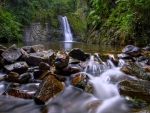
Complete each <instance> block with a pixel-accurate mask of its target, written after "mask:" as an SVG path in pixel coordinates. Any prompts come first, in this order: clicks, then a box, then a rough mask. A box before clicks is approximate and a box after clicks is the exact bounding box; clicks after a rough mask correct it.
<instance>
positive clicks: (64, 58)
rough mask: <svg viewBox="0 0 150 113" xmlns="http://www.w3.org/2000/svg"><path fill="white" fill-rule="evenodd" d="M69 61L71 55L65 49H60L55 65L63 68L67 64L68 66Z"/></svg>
mask: <svg viewBox="0 0 150 113" xmlns="http://www.w3.org/2000/svg"><path fill="white" fill-rule="evenodd" d="M68 63H69V56H68V55H67V53H65V52H63V51H58V52H57V54H56V57H55V61H54V66H55V67H56V68H57V69H62V68H64V67H66V66H68Z"/></svg>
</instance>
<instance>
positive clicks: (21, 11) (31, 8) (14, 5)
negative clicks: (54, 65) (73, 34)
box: [0, 0, 75, 40]
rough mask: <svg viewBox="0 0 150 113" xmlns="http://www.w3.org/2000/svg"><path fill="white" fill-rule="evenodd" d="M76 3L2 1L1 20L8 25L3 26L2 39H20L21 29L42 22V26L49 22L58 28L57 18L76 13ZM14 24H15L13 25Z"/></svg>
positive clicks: (35, 0)
mask: <svg viewBox="0 0 150 113" xmlns="http://www.w3.org/2000/svg"><path fill="white" fill-rule="evenodd" d="M74 2H75V1H74V0H32V1H31V0H2V1H0V5H1V9H0V10H1V15H3V16H1V17H0V18H1V19H2V20H3V21H5V23H7V28H6V27H5V26H4V24H3V26H1V29H3V34H1V35H3V36H1V38H5V37H7V39H9V40H10V39H11V38H12V37H13V38H16V39H18V38H20V32H19V31H20V29H22V28H23V27H24V26H28V25H29V24H30V23H31V22H40V23H41V24H42V25H45V23H46V22H47V23H49V25H50V26H51V27H53V28H57V23H58V22H57V16H58V15H63V14H65V13H66V12H74V11H75V3H74ZM4 12H7V13H6V14H4ZM10 20H12V21H10ZM3 21H1V22H3ZM3 23H4V22H3ZM13 23H15V24H14V25H12V24H13ZM12 26H13V27H12ZM10 29H11V30H10ZM12 29H14V31H13V30H12ZM15 29H16V30H15ZM8 31H9V32H8ZM4 35H5V36H4Z"/></svg>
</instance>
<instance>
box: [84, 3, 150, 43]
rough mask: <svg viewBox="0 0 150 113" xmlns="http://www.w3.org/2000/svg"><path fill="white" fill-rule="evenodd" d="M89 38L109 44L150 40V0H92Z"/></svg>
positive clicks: (146, 41)
mask: <svg viewBox="0 0 150 113" xmlns="http://www.w3.org/2000/svg"><path fill="white" fill-rule="evenodd" d="M89 3H90V5H91V8H90V12H89V15H88V29H89V32H88V33H87V38H85V41H87V42H92V43H102V42H105V43H107V44H121V45H122V44H135V45H144V44H147V43H149V42H148V40H149V38H150V37H149V36H150V35H149V33H150V30H149V26H150V22H149V21H150V13H149V11H150V0H90V2H89Z"/></svg>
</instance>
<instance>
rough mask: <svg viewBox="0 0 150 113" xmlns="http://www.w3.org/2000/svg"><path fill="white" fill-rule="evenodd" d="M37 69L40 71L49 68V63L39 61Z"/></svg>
mask: <svg viewBox="0 0 150 113" xmlns="http://www.w3.org/2000/svg"><path fill="white" fill-rule="evenodd" d="M39 69H40V70H42V71H47V70H50V65H49V64H48V63H45V62H40V63H39Z"/></svg>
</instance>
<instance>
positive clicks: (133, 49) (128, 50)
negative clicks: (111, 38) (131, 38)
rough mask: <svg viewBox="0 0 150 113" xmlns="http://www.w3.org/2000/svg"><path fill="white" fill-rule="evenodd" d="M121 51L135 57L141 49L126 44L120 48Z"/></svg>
mask: <svg viewBox="0 0 150 113" xmlns="http://www.w3.org/2000/svg"><path fill="white" fill-rule="evenodd" d="M122 53H125V54H127V55H130V56H133V57H136V56H139V55H140V54H141V50H140V48H138V47H136V46H133V45H127V46H126V47H125V48H123V49H122Z"/></svg>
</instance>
